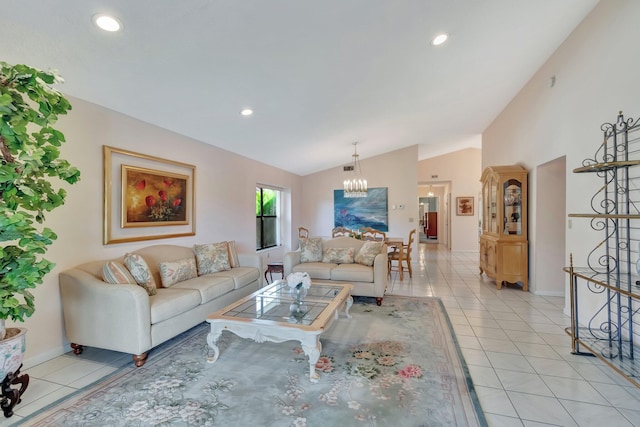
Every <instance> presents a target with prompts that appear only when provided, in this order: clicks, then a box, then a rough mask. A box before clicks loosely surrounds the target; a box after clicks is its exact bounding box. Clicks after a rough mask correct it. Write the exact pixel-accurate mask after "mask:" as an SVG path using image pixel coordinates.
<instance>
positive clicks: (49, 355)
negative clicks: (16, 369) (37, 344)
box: [22, 347, 66, 371]
mask: <svg viewBox="0 0 640 427" xmlns="http://www.w3.org/2000/svg"><path fill="white" fill-rule="evenodd" d="M64 353H66V350H65V347H58V348H55V349H52V350H49V351H47V352H45V353H40V354H37V355H35V356H33V357H30V358H28V359H24V360H23V361H22V371H24V370H25V369H29V368H33V367H34V366H36V365H39V364H41V363H44V362H47V361H49V360H51V359H53V358H56V357H58V356H62V355H63V354H64Z"/></svg>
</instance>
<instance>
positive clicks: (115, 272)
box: [102, 261, 136, 285]
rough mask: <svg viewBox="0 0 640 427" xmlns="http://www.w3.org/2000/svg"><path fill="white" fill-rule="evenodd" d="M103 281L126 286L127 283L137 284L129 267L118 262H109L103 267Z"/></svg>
mask: <svg viewBox="0 0 640 427" xmlns="http://www.w3.org/2000/svg"><path fill="white" fill-rule="evenodd" d="M102 280H104V281H105V282H107V283H111V284H113V285H124V284H127V283H133V284H136V279H134V278H133V276H132V275H131V273H129V270H127V267H125V266H124V264H123V263H121V262H118V261H107V262H106V263H105V264H104V267H102Z"/></svg>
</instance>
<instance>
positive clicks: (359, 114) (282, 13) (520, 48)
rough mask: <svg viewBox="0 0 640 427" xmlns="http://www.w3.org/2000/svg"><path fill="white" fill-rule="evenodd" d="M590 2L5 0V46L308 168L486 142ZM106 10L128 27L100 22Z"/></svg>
mask: <svg viewBox="0 0 640 427" xmlns="http://www.w3.org/2000/svg"><path fill="white" fill-rule="evenodd" d="M597 3H598V1H597V0H518V1H514V0H322V1H308V0H306V1H305V0H303V1H301V0H180V1H177V0H64V1H51V0H29V1H25V0H3V2H2V7H1V9H0V10H1V11H0V40H1V43H0V61H5V62H9V63H26V64H29V65H32V66H35V67H38V68H43V69H48V68H55V69H57V70H59V72H60V73H61V74H62V76H63V77H64V78H65V83H64V84H63V85H61V86H60V90H62V91H63V92H65V93H67V94H68V95H72V96H74V97H77V98H81V99H84V100H86V101H90V102H92V103H95V104H99V105H101V106H104V107H107V108H110V109H113V110H116V111H119V112H122V113H124V114H127V115H130V116H133V117H135V118H138V119H140V120H143V121H145V122H148V123H152V124H155V125H158V126H161V127H163V128H166V129H170V130H172V131H175V132H177V133H180V134H183V135H187V136H189V137H192V138H195V139H197V140H200V141H202V142H204V143H208V144H212V145H215V146H217V147H220V148H223V149H226V150H229V151H232V152H235V153H238V154H241V155H243V156H246V157H249V158H253V159H256V160H259V161H262V162H264V163H267V164H270V165H273V166H276V167H279V168H282V169H285V170H288V171H290V172H293V173H296V174H300V175H306V174H309V173H313V172H316V171H320V170H324V169H327V168H331V167H335V166H339V165H342V164H346V163H349V162H350V160H351V154H352V153H353V146H352V142H354V141H359V145H358V151H359V153H360V155H361V158H363V159H364V158H367V157H371V156H374V155H378V154H382V153H385V152H389V151H393V150H397V149H400V148H404V147H408V146H412V145H416V144H417V145H419V147H420V149H419V152H420V157H421V158H427V157H431V156H433V155H437V154H442V153H446V152H450V151H455V150H458V149H461V148H465V147H468V146H479V142H480V134H481V133H482V131H483V130H484V129H485V128H486V127H487V126H488V125H489V124H490V123H491V121H492V120H493V119H494V118H495V117H496V116H497V115H498V114H499V113H500V112H501V111H502V110H503V109H504V108H505V106H506V105H507V104H508V103H509V101H510V100H511V99H512V98H513V97H514V96H515V95H516V94H517V92H518V91H519V90H520V89H521V88H522V86H523V85H524V84H525V83H526V82H527V81H528V80H529V79H530V78H531V76H532V75H533V74H534V73H535V71H536V70H538V69H539V68H540V66H541V65H542V64H543V63H544V62H545V60H546V59H547V58H548V57H549V56H550V55H551V54H552V53H553V52H554V51H555V49H557V48H558V47H559V46H560V44H561V43H562V42H563V41H564V40H565V38H566V37H567V36H568V35H569V34H570V33H571V31H572V30H573V29H574V28H575V27H576V26H577V25H578V24H579V23H580V22H581V21H582V20H583V19H584V17H585V16H586V15H587V14H588V13H589V12H590V11H591V9H592V8H593V7H594V6H595V5H596V4H597ZM100 13H108V14H112V15H114V16H115V17H117V18H118V19H119V20H120V21H121V23H122V24H123V28H122V30H121V31H119V32H115V33H107V32H104V31H102V30H100V29H98V28H97V27H96V26H95V25H94V23H93V21H92V17H93V16H94V15H96V14H100ZM441 32H444V33H447V34H448V35H449V39H448V40H447V42H445V43H444V44H443V45H441V46H432V45H431V43H430V42H431V39H432V38H433V37H434V36H435V35H436V34H438V33H441ZM550 77H551V76H550ZM243 108H251V109H253V110H254V114H253V115H251V116H242V115H241V114H240V111H241V110H242V109H243ZM148 143H149V144H153V142H152V141H149V142H148ZM114 145H116V146H117V141H114Z"/></svg>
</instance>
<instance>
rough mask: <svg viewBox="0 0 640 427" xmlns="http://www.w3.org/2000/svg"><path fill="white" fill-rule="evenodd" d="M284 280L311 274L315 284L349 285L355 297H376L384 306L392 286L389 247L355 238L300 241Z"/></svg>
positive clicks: (290, 255)
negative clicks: (389, 288) (390, 285)
mask: <svg viewBox="0 0 640 427" xmlns="http://www.w3.org/2000/svg"><path fill="white" fill-rule="evenodd" d="M283 269H284V276H285V277H286V276H287V275H289V274H290V273H293V272H307V273H309V276H310V277H311V279H312V280H317V281H323V282H324V281H336V282H346V283H351V284H352V285H353V290H352V291H351V294H352V295H359V296H369V297H375V298H376V303H377V304H378V305H381V304H382V299H383V297H384V293H385V291H386V289H387V284H388V262H387V245H385V244H384V242H368V241H362V240H358V239H354V238H352V237H335V238H331V239H323V238H319V237H318V238H308V239H300V247H299V248H298V250H296V251H292V252H287V253H286V254H285V255H284V259H283Z"/></svg>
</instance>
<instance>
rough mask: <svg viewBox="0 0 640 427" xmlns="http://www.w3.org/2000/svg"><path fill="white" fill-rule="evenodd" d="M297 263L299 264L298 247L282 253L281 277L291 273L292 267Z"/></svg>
mask: <svg viewBox="0 0 640 427" xmlns="http://www.w3.org/2000/svg"><path fill="white" fill-rule="evenodd" d="M298 264H300V249H298V250H297V251H294V252H287V253H286V254H284V258H283V260H282V268H283V269H284V274H283V277H287V276H288V275H289V274H291V270H292V269H293V267H294V266H295V265H298Z"/></svg>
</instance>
